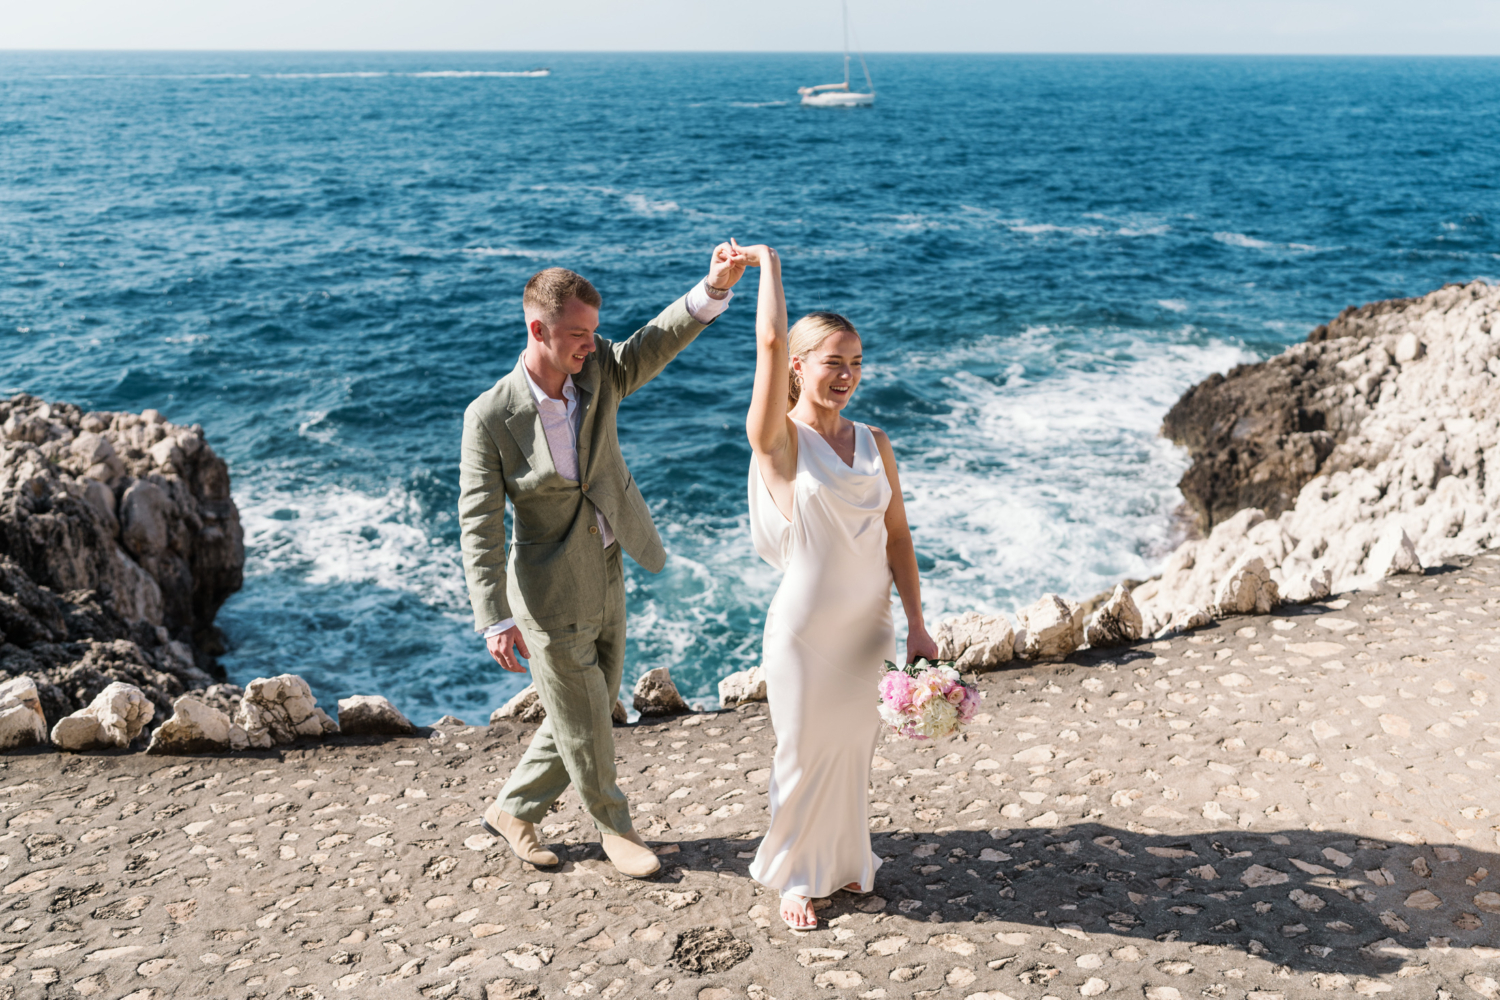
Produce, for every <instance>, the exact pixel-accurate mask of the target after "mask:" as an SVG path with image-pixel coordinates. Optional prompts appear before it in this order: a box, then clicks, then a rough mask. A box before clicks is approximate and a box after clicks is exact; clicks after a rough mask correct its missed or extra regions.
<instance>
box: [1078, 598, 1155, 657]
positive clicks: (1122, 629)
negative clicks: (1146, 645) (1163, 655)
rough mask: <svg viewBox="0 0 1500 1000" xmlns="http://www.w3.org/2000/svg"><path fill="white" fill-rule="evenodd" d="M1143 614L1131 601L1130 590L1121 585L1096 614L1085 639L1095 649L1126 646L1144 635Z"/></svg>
mask: <svg viewBox="0 0 1500 1000" xmlns="http://www.w3.org/2000/svg"><path fill="white" fill-rule="evenodd" d="M1141 628H1142V622H1141V612H1140V609H1139V608H1137V607H1136V606H1135V601H1133V600H1131V597H1130V588H1128V587H1127V586H1126V585H1125V584H1123V583H1122V584H1120V585H1119V586H1117V587H1116V588H1115V592H1114V593H1113V594H1111V595H1110V598H1109V600H1108V601H1105V602H1104V606H1103V607H1101V608H1100V609H1099V610H1098V611H1097V612H1096V613H1095V614H1094V618H1093V620H1092V621H1091V622H1089V625H1088V628H1086V629H1085V630H1084V633H1083V637H1084V639H1085V640H1086V641H1087V642H1088V644H1089V645H1090V646H1092V647H1094V648H1095V649H1103V648H1106V647H1109V646H1124V645H1128V644H1129V643H1132V642H1135V641H1136V640H1137V639H1139V638H1140V637H1141V635H1142V632H1141Z"/></svg>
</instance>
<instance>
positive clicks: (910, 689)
mask: <svg viewBox="0 0 1500 1000" xmlns="http://www.w3.org/2000/svg"><path fill="white" fill-rule="evenodd" d="M916 687H917V685H916V684H915V683H914V682H913V681H912V679H911V678H910V677H908V676H906V675H905V674H903V673H902V672H901V671H899V670H890V671H887V672H886V675H885V676H884V677H882V678H881V679H880V698H881V700H882V701H884V702H885V703H886V704H887V705H889V706H890V707H891V708H893V709H895V710H896V711H898V712H905V711H907V710H908V709H910V708H911V707H912V704H913V698H914V696H915V695H916V693H917V692H916V690H915V689H916ZM924 700H925V699H924Z"/></svg>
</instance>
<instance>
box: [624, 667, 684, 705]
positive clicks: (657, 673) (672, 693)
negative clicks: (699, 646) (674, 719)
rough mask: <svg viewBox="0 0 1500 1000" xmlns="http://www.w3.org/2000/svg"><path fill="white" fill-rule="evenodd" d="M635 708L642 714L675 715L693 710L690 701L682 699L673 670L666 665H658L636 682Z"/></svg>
mask: <svg viewBox="0 0 1500 1000" xmlns="http://www.w3.org/2000/svg"><path fill="white" fill-rule="evenodd" d="M634 704H635V710H636V711H637V712H640V713H641V714H642V715H675V714H677V713H678V712H691V711H692V709H691V708H689V707H688V703H687V702H685V701H683V700H682V695H681V694H679V693H678V691H677V685H676V684H674V683H672V672H671V671H670V670H669V669H667V668H666V667H657V668H656V669H655V670H648V671H646V672H645V673H644V674H641V677H640V680H638V681H636V682H635V697H634Z"/></svg>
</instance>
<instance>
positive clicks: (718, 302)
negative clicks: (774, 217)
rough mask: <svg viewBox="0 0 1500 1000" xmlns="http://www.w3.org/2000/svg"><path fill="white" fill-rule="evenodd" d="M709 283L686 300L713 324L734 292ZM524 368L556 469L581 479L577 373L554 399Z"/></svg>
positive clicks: (607, 542) (503, 625) (496, 630)
mask: <svg viewBox="0 0 1500 1000" xmlns="http://www.w3.org/2000/svg"><path fill="white" fill-rule="evenodd" d="M707 284H708V280H707V279H706V278H705V279H704V280H703V281H700V282H698V283H697V284H696V285H694V286H693V288H692V290H691V291H689V292H688V293H687V300H686V301H685V302H684V303H683V304H684V305H686V306H687V311H688V313H689V314H690V315H691V316H692V317H693V319H695V320H697V321H698V322H700V323H711V322H713V321H714V320H715V319H718V317H719V315H720V314H721V313H723V312H724V310H725V309H727V308H728V307H729V300H730V299H732V298H734V292H732V291H731V292H730V293H729V294H728V295H726V296H724V297H723V298H722V299H716V298H714V297H713V296H711V295H709V294H708V288H707ZM521 371H522V372H524V373H525V375H526V384H527V385H528V386H530V387H531V397H532V398H533V399H535V400H536V408H537V411H538V412H539V413H540V414H541V417H542V430H543V431H544V432H545V433H546V436H547V450H548V451H550V452H551V453H552V465H553V468H555V469H557V474H558V475H559V476H562V477H563V478H564V479H569V480H576V479H577V478H578V389H577V388H576V387H575V386H574V385H573V376H571V375H569V376H568V377H567V378H565V379H563V387H562V394H563V398H562V399H553V398H552V397H551V396H549V395H547V393H546V392H545V391H543V389H542V387H541V386H539V385H537V384H536V381H535V380H534V379H532V377H531V372H529V371H527V370H526V366H525V365H522V366H521ZM589 506H591V507H592V506H593V503H592V501H590V502H589ZM594 518H595V520H597V521H598V523H599V541H600V543H601V544H602V545H603V546H604V547H605V548H606V549H607V548H609V547H610V546H611V545H613V544H614V543H615V533H614V532H613V531H611V530H610V528H609V521H608V519H606V518H605V516H604V514H603V512H602V511H600V510H599V508H597V507H594ZM515 624H516V620H515V619H514V618H507V619H505V621H503V622H498V623H496V624H494V625H491V626H490V627H489V628H487V629H484V637H485V638H486V639H488V638H489V637H490V636H492V635H498V634H500V633H501V632H504V631H505V630H506V629H509V628H512V627H513V626H514V625H515Z"/></svg>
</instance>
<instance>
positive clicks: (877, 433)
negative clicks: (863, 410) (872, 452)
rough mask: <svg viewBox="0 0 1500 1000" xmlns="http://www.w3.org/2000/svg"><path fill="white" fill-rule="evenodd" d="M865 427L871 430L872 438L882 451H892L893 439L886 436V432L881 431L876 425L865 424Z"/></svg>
mask: <svg viewBox="0 0 1500 1000" xmlns="http://www.w3.org/2000/svg"><path fill="white" fill-rule="evenodd" d="M865 426H866V427H868V428H869V429H870V436H871V437H873V438H874V439H875V443H876V444H878V445H880V450H881V451H890V450H891V439H890V438H889V437H887V436H886V433H885V431H883V430H881V429H880V428H879V427H876V426H875V425H874V424H865Z"/></svg>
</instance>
